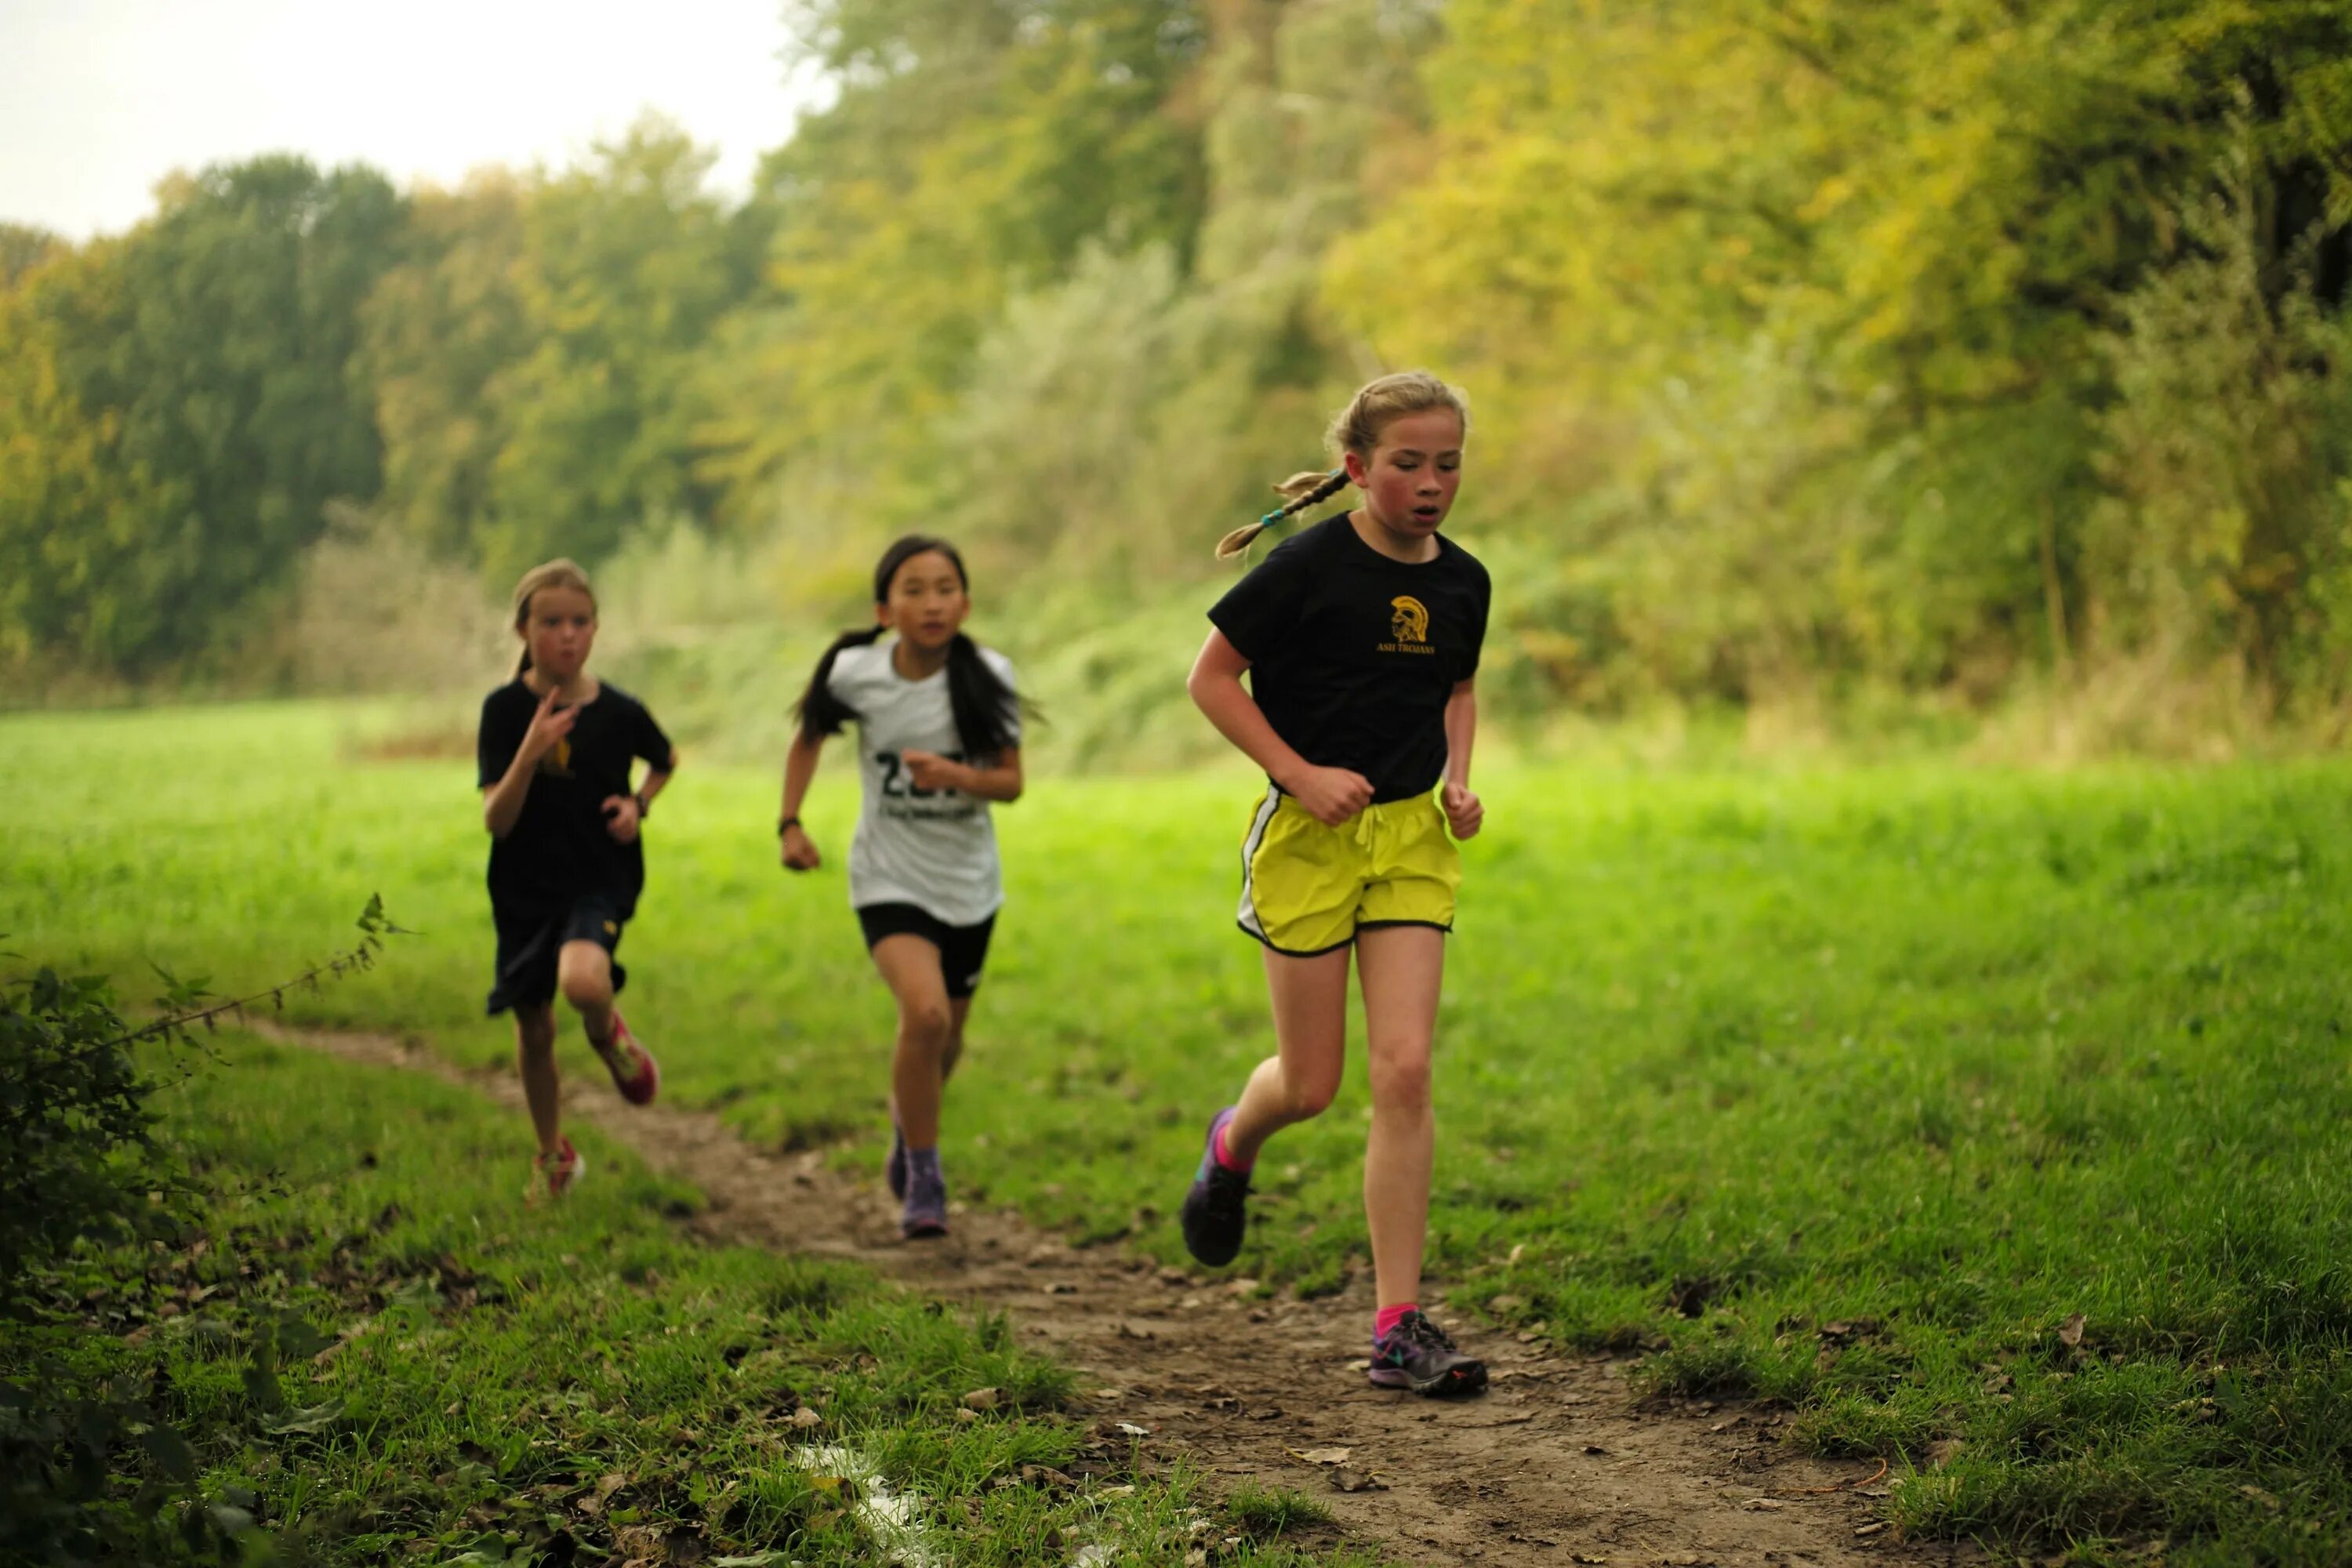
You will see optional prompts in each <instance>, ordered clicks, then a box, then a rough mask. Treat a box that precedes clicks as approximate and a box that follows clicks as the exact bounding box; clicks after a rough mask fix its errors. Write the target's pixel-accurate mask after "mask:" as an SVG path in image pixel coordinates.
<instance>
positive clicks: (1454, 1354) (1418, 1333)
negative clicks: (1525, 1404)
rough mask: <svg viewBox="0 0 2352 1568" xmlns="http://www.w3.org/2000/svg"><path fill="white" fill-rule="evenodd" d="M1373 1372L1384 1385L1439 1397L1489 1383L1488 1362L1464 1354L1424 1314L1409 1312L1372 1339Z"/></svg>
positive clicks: (1374, 1378)
mask: <svg viewBox="0 0 2352 1568" xmlns="http://www.w3.org/2000/svg"><path fill="white" fill-rule="evenodd" d="M1370 1375H1371V1380H1372V1382H1373V1384H1375V1385H1377V1386H1379V1387H1381V1388H1410V1389H1412V1391H1413V1392H1414V1393H1415V1394H1432V1395H1436V1396H1443V1395H1445V1394H1475V1393H1477V1392H1478V1391H1479V1390H1480V1389H1482V1388H1484V1387H1486V1363H1485V1362H1483V1361H1480V1360H1479V1359H1478V1358H1477V1357H1476V1356H1469V1355H1464V1354H1463V1353H1462V1352H1460V1351H1459V1350H1457V1349H1455V1348H1454V1341H1453V1340H1452V1339H1451V1338H1449V1337H1448V1336H1447V1334H1446V1332H1445V1331H1444V1329H1441V1328H1439V1327H1438V1326H1437V1325H1436V1324H1435V1323H1433V1322H1431V1321H1429V1320H1428V1319H1427V1318H1425V1317H1423V1315H1422V1314H1421V1313H1419V1312H1407V1313H1406V1314H1405V1315H1404V1316H1403V1317H1402V1318H1400V1319H1398V1320H1397V1326H1396V1327H1395V1328H1393V1329H1391V1330H1390V1331H1388V1332H1387V1333H1385V1334H1383V1335H1381V1337H1380V1338H1379V1339H1377V1340H1374V1341H1373V1342H1372V1368H1371V1374H1370Z"/></svg>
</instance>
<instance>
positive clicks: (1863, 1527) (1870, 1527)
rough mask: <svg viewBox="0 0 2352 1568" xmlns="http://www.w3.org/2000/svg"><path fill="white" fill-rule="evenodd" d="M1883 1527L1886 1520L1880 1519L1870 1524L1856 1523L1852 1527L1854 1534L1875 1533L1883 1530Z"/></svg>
mask: <svg viewBox="0 0 2352 1568" xmlns="http://www.w3.org/2000/svg"><path fill="white" fill-rule="evenodd" d="M1885 1528H1886V1521H1885V1520H1883V1519H1882V1520H1878V1521H1874V1522H1873V1523H1870V1524H1857V1525H1855V1526H1854V1527H1853V1532H1854V1533H1855V1534H1856V1535H1876V1534H1877V1533H1878V1532H1879V1531H1882V1530H1885Z"/></svg>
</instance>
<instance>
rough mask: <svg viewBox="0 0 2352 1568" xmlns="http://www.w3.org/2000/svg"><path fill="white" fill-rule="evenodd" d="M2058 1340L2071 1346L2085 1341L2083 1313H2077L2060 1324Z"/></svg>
mask: <svg viewBox="0 0 2352 1568" xmlns="http://www.w3.org/2000/svg"><path fill="white" fill-rule="evenodd" d="M2058 1342H2059V1343H2060V1344H2062V1345H2066V1346H2069V1347H2072V1346H2074V1345H2079V1344H2081V1343H2082V1342H2083V1314H2082V1313H2080V1312H2077V1313H2075V1314H2074V1316H2073V1317H2071V1318H2069V1319H2067V1320H2066V1321H2064V1322H2063V1323H2061V1324H2059V1325H2058Z"/></svg>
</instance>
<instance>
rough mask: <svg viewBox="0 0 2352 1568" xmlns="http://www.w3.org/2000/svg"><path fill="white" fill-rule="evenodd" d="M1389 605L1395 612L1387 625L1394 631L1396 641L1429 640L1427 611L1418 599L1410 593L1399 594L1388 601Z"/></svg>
mask: <svg viewBox="0 0 2352 1568" xmlns="http://www.w3.org/2000/svg"><path fill="white" fill-rule="evenodd" d="M1389 607H1390V608H1391V609H1392V610H1394V611H1395V612H1396V615H1395V616H1393V617H1391V620H1390V621H1389V625H1390V626H1391V628H1392V629H1393V630H1394V631H1395V632H1396V640H1397V641H1399V642H1427V641H1428V640H1429V611H1428V609H1427V608H1426V607H1425V606H1423V604H1422V602H1421V601H1420V600H1419V599H1416V598H1414V597H1413V596H1412V595H1410V594H1400V595H1397V596H1396V597H1395V598H1393V599H1391V600H1390V601H1389Z"/></svg>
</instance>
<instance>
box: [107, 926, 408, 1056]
mask: <svg viewBox="0 0 2352 1568" xmlns="http://www.w3.org/2000/svg"><path fill="white" fill-rule="evenodd" d="M359 924H360V930H361V931H364V932H366V933H367V934H365V935H364V936H362V937H361V938H360V942H359V945H358V946H357V947H354V948H352V950H351V951H350V952H339V953H337V954H336V955H335V956H334V957H332V958H330V959H327V960H325V961H324V962H322V963H314V964H312V965H311V966H310V968H308V969H306V970H304V971H303V972H302V973H299V974H298V975H296V976H295V977H294V978H293V979H291V980H282V981H280V982H278V984H275V985H270V986H266V987H264V988H263V989H261V990H259V991H257V992H255V993H254V994H252V995H250V996H239V997H236V998H234V999H233V1000H230V1001H227V1002H218V1003H215V1004H214V1005H212V1006H209V1007H203V1008H199V1009H197V1010H196V1011H194V1012H193V1013H173V1014H167V1015H166V1016H163V1017H161V1018H157V1019H155V1020H154V1021H153V1022H152V1023H149V1024H142V1025H141V1026H139V1027H138V1028H136V1029H133V1030H131V1032H130V1033H128V1034H125V1035H118V1036H117V1037H114V1038H113V1039H110V1040H109V1041H107V1042H106V1044H107V1045H109V1046H127V1045H130V1044H131V1043H132V1042H134V1041H137V1040H144V1039H150V1038H152V1037H155V1036H158V1035H170V1034H173V1033H175V1032H177V1031H180V1030H184V1029H186V1028H187V1027H188V1026H190V1025H192V1024H202V1025H203V1026H205V1028H207V1029H209V1028H211V1027H212V1026H213V1022H214V1020H215V1019H217V1018H220V1017H223V1016H226V1015H228V1014H232V1013H236V1014H242V1013H243V1012H244V1010H245V1009H246V1008H247V1006H249V1005H252V1004H254V1003H256V1002H262V1001H267V1002H268V1003H269V1004H270V1005H272V1006H274V1007H276V1008H277V1009H278V1011H279V1012H281V1013H283V1012H284V1011H285V1010H286V993H288V992H289V991H291V990H293V989H295V988H296V987H297V986H302V985H307V986H309V987H310V989H311V990H313V991H316V990H317V989H318V988H319V982H320V980H322V979H329V978H332V977H334V976H337V975H341V974H347V973H351V972H352V971H353V970H360V969H373V968H374V967H375V955H376V954H377V953H379V952H383V933H385V932H387V931H388V932H390V933H392V934H393V935H395V936H413V935H415V932H414V931H409V930H408V929H407V928H405V927H404V926H398V925H394V923H393V922H392V921H390V920H389V919H387V918H386V917H385V915H384V912H383V900H382V899H381V898H371V899H370V900H368V907H367V908H366V909H365V910H362V911H361V914H360V921H359ZM163 978H164V979H165V980H167V981H170V982H171V984H173V986H174V987H175V988H177V987H178V985H179V982H178V981H176V980H173V979H172V976H171V975H169V974H165V975H164V976H163Z"/></svg>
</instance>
